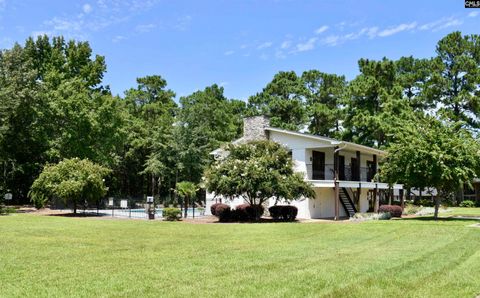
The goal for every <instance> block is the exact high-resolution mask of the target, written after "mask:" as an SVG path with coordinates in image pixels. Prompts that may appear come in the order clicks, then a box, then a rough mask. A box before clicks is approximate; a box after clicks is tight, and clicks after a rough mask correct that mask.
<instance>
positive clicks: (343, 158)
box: [206, 116, 403, 219]
mask: <svg viewBox="0 0 480 298" xmlns="http://www.w3.org/2000/svg"><path fill="white" fill-rule="evenodd" d="M262 139H268V140H272V141H275V142H277V143H280V144H282V145H283V146H285V147H286V148H287V149H288V150H290V152H291V155H292V159H293V161H294V166H295V171H296V172H299V173H302V174H303V176H304V177H305V180H307V181H309V182H310V183H311V184H312V186H313V188H314V190H315V198H314V199H303V200H297V201H294V202H292V203H291V204H292V205H295V206H297V207H298V217H299V218H307V219H309V218H335V219H338V218H340V217H349V216H353V215H354V214H355V213H356V212H367V211H368V210H371V211H373V210H377V209H378V204H379V196H380V194H381V193H386V192H393V191H394V190H395V191H396V193H399V194H402V193H403V187H402V185H401V184H395V185H393V187H392V188H390V187H389V185H388V184H387V183H381V182H378V181H374V180H375V179H374V177H375V174H376V173H377V171H378V163H379V160H381V158H382V157H384V156H385V154H386V153H385V152H384V151H382V150H378V149H375V148H371V147H367V146H363V145H358V144H355V143H350V142H344V141H339V140H335V139H331V138H327V137H322V136H317V135H312V134H305V133H299V132H295V131H289V130H284V129H279V128H274V127H270V126H269V119H268V118H267V117H264V116H255V117H248V118H245V119H244V135H243V137H242V138H240V139H238V140H236V141H234V142H233V143H236V144H238V143H243V142H247V141H251V140H262ZM212 154H213V155H215V157H216V158H217V159H219V158H221V157H222V155H223V154H226V152H225V151H224V150H223V149H221V148H219V149H217V150H215V151H213V152H212ZM400 198H401V200H402V202H403V196H402V195H400ZM220 200H222V198H221V197H218V196H217V197H216V196H215V195H214V194H213V193H207V208H206V210H207V213H209V212H210V206H211V205H212V204H214V203H216V202H219V201H220ZM222 202H224V203H226V204H230V205H231V206H232V207H234V206H236V205H239V204H242V203H244V202H243V199H241V198H237V199H234V200H233V201H229V200H225V199H223V200H222ZM274 203H275V199H274V198H272V199H271V200H270V202H269V204H270V205H273V204H274Z"/></svg>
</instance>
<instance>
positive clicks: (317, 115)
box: [301, 70, 347, 137]
mask: <svg viewBox="0 0 480 298" xmlns="http://www.w3.org/2000/svg"><path fill="white" fill-rule="evenodd" d="M301 79H302V80H303V84H304V85H305V88H306V93H305V94H306V102H305V105H306V110H307V115H308V119H310V123H309V125H308V130H309V132H310V133H312V134H317V135H322V136H328V137H340V136H341V135H340V128H341V124H340V121H341V120H342V119H343V118H344V116H343V113H344V111H343V109H342V108H341V104H342V103H343V101H344V100H345V96H346V86H347V82H346V80H345V77H344V76H337V75H335V74H327V73H322V72H320V71H318V70H309V71H305V72H304V73H303V74H302V77H301Z"/></svg>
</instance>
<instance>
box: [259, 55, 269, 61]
mask: <svg viewBox="0 0 480 298" xmlns="http://www.w3.org/2000/svg"><path fill="white" fill-rule="evenodd" d="M260 59H262V60H268V55H267V54H265V53H263V54H261V55H260Z"/></svg>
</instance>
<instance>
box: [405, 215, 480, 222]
mask: <svg viewBox="0 0 480 298" xmlns="http://www.w3.org/2000/svg"><path fill="white" fill-rule="evenodd" d="M401 220H406V221H409V220H419V221H433V222H435V221H475V220H476V221H478V220H480V219H479V218H478V217H466V216H461V217H457V216H449V217H439V218H437V219H435V218H434V217H433V216H419V217H407V218H402V219H401Z"/></svg>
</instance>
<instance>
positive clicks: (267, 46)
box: [257, 41, 273, 50]
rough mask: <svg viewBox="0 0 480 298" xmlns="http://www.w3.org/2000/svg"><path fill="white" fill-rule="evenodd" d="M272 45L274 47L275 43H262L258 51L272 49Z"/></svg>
mask: <svg viewBox="0 0 480 298" xmlns="http://www.w3.org/2000/svg"><path fill="white" fill-rule="evenodd" d="M272 45H273V42H271V41H267V42H264V43H262V44H261V45H259V46H258V47H257V49H258V50H261V49H266V48H269V47H271V46H272Z"/></svg>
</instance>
